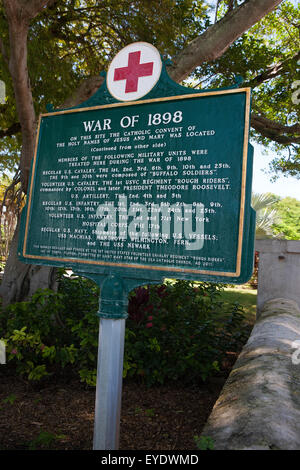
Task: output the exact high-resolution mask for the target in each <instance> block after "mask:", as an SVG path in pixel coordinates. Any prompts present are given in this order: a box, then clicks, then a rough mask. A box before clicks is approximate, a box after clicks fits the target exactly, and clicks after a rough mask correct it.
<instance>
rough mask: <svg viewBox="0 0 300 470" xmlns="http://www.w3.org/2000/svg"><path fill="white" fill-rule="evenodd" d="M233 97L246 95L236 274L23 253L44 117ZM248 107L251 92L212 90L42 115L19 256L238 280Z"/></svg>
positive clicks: (243, 90) (241, 89)
mask: <svg viewBox="0 0 300 470" xmlns="http://www.w3.org/2000/svg"><path fill="white" fill-rule="evenodd" d="M236 93H245V97H246V99H245V120H244V138H243V152H242V175H241V176H242V177H241V198H240V212H239V227H238V243H237V253H236V270H235V272H227V271H225V272H222V271H212V270H201V269H191V268H179V267H175V266H152V265H142V264H134V263H130V264H128V263H115V262H110V261H95V260H84V259H77V258H58V257H53V256H40V255H30V254H27V253H26V248H27V239H28V231H29V221H30V218H31V204H32V199H33V186H34V182H35V171H36V163H37V155H38V147H39V140H40V128H41V121H42V118H43V117H48V116H55V115H61V114H70V113H80V112H83V111H93V110H96V109H106V108H116V107H124V106H135V105H136V106H138V105H142V104H147V103H155V102H165V101H176V100H184V99H192V98H201V97H207V96H216V95H224V94H236ZM250 106H251V88H249V87H244V88H235V89H227V90H215V91H206V92H201V93H199V92H198V93H189V94H185V95H173V96H166V97H161V98H149V99H145V100H136V101H125V102H117V103H110V104H104V105H97V106H89V107H82V108H71V109H66V110H62V111H54V112H50V113H42V114H40V116H39V121H38V128H37V135H36V142H35V150H34V157H33V162H32V171H31V180H30V187H29V195H28V201H27V204H26V206H27V207H26V221H25V231H24V238H23V244H22V245H23V247H22V256H23V258H27V259H32V260H34V259H36V260H46V261H47V260H48V261H53V262H65V263H66V264H68V263H69V264H74V263H75V264H81V265H96V266H102V267H107V266H110V267H116V268H131V269H146V270H149V271H160V272H166V274H167V273H168V272H171V273H176V272H180V273H191V274H198V275H209V276H216V277H217V276H224V277H234V278H238V277H239V276H240V275H241V263H242V246H243V238H244V219H245V202H246V180H247V161H248V142H249V128H250Z"/></svg>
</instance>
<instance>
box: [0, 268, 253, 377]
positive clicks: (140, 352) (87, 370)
mask: <svg viewBox="0 0 300 470" xmlns="http://www.w3.org/2000/svg"><path fill="white" fill-rule="evenodd" d="M221 290H222V288H221V287H220V286H218V285H214V284H207V283H199V284H197V285H196V286H194V285H193V283H191V282H188V281H177V282H175V283H171V282H169V283H166V284H163V285H159V286H157V285H153V286H148V287H139V288H137V289H135V290H134V291H133V292H132V293H131V294H130V296H129V306H128V315H129V316H128V319H127V323H126V333H125V354H124V377H131V378H133V379H139V380H142V381H143V382H145V383H146V384H148V385H153V384H162V383H165V382H166V381H171V380H182V381H185V382H194V381H197V380H199V379H202V380H205V379H206V378H207V377H208V376H210V375H211V374H214V373H215V372H216V371H217V370H218V369H219V368H220V364H221V362H222V359H223V358H224V355H225V352H226V351H228V350H230V351H235V350H237V349H238V348H240V346H241V344H242V343H243V341H245V333H244V332H243V328H241V323H242V321H243V314H242V309H241V307H240V306H238V305H230V306H228V304H226V307H225V304H224V303H223V302H222V301H221V300H220V292H221ZM98 302H99V289H98V288H97V286H95V284H94V283H93V282H92V281H90V280H88V279H85V278H81V277H76V276H72V277H65V276H62V275H61V276H60V281H59V289H58V292H57V293H55V292H53V291H51V290H47V289H46V290H40V291H37V292H36V293H35V294H34V295H33V296H32V299H31V300H30V301H28V302H18V303H15V304H13V305H11V306H10V307H8V308H7V309H5V310H4V311H2V313H1V316H0V331H1V332H3V333H1V335H0V336H2V337H3V338H2V339H4V341H5V343H6V348H7V359H8V361H9V362H10V363H11V364H12V365H13V366H15V368H16V371H17V373H18V374H22V375H24V376H25V377H27V378H28V379H29V380H32V381H38V380H41V379H42V378H46V377H48V376H53V375H55V374H56V375H57V374H62V373H64V375H66V372H68V371H70V372H71V373H74V372H75V373H76V374H78V375H79V377H80V378H81V380H82V381H83V382H85V383H86V384H88V385H90V386H94V385H95V383H96V366H97V364H96V363H97V349H98V328H99V318H98V317H97V315H96V312H97V310H98Z"/></svg>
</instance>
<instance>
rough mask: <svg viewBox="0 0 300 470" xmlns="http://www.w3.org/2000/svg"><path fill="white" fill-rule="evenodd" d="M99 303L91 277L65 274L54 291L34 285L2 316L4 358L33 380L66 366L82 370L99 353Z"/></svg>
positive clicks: (58, 371) (56, 371)
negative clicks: (26, 296)
mask: <svg viewBox="0 0 300 470" xmlns="http://www.w3.org/2000/svg"><path fill="white" fill-rule="evenodd" d="M97 305H98V289H97V288H96V287H95V284H94V283H93V282H92V281H89V280H87V279H82V278H75V277H73V278H65V277H64V276H62V277H61V279H60V287H59V292H58V293H55V292H53V291H51V290H49V289H44V290H38V291H37V292H36V293H35V294H34V295H33V296H32V299H31V300H30V301H27V302H18V303H15V304H12V305H10V306H9V307H8V308H7V309H6V310H5V311H3V312H2V315H1V317H0V329H1V331H3V332H4V334H3V339H4V341H5V344H6V352H7V360H8V362H9V363H11V364H13V365H14V366H15V367H16V371H17V373H18V374H21V375H24V376H25V377H27V379H28V380H31V381H39V380H41V379H42V378H45V377H47V376H49V375H53V374H59V373H62V372H63V370H64V369H65V368H68V370H70V369H71V368H72V367H76V368H78V370H79V374H80V371H81V369H83V370H84V369H85V368H86V367H87V365H90V364H91V363H93V364H94V363H95V361H96V357H97V336H98V318H97V316H96V315H95V312H96V311H97ZM82 374H83V380H85V381H86V382H87V383H90V382H91V381H90V380H88V377H86V376H85V375H84V373H82Z"/></svg>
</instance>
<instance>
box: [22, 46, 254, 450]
mask: <svg viewBox="0 0 300 470" xmlns="http://www.w3.org/2000/svg"><path fill="white" fill-rule="evenodd" d="M250 106H251V90H250V89H249V88H237V85H234V86H233V87H230V88H226V89H219V90H206V91H203V90H193V89H190V88H187V87H183V86H180V85H178V84H177V83H175V82H173V81H172V80H171V79H170V78H169V76H168V74H167V71H166V68H165V66H164V64H163V63H162V61H161V58H160V54H159V52H158V51H157V50H156V49H155V48H154V47H153V46H152V45H151V44H147V43H143V42H139V43H134V44H131V45H129V46H126V47H125V48H124V49H122V50H121V51H120V52H119V53H118V54H117V55H116V57H115V58H114V59H113V61H112V63H111V65H110V67H109V70H108V73H107V77H106V81H105V82H104V83H103V85H102V86H101V87H100V88H99V90H98V91H97V92H96V93H95V94H94V95H93V96H92V97H91V98H89V99H88V100H87V101H86V102H84V103H82V104H81V105H79V106H77V107H75V108H70V109H65V110H57V111H55V110H53V109H52V108H51V109H49V112H48V113H46V114H43V115H41V116H40V119H39V126H38V133H37V141H36V150H35V154H34V157H33V162H32V170H31V177H30V185H29V190H28V196H27V201H26V207H25V208H24V210H23V212H22V218H21V236H20V240H19V249H18V253H19V258H20V260H21V261H23V262H25V263H34V264H42V265H48V266H57V267H68V268H71V269H72V270H73V271H74V272H75V273H78V274H80V275H82V276H86V277H89V278H91V279H93V280H94V281H95V282H96V283H97V285H98V286H99V287H100V293H101V294H100V307H99V313H98V315H99V317H100V325H99V352H98V372H97V390H96V410H95V429H94V449H101V450H106V449H108V450H113V449H117V448H118V440H119V423H120V408H121V393H122V369H123V350H124V333H125V320H126V317H127V304H128V294H129V292H130V291H131V290H132V289H133V288H135V287H138V286H141V285H146V284H150V283H159V282H162V280H163V279H164V278H166V277H168V278H174V279H185V280H193V281H205V282H210V281H212V282H223V283H226V284H228V283H232V284H234V283H236V284H241V283H245V282H247V280H248V279H249V278H250V277H251V274H252V270H253V255H254V234H255V212H254V211H253V209H252V208H251V184H252V158H253V148H252V147H251V145H249V124H250Z"/></svg>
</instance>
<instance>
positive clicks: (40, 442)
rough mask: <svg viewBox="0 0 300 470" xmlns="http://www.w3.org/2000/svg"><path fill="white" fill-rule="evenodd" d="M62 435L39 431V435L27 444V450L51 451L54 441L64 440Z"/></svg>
mask: <svg viewBox="0 0 300 470" xmlns="http://www.w3.org/2000/svg"><path fill="white" fill-rule="evenodd" d="M65 437H66V436H65V435H64V434H53V433H51V432H48V431H41V432H40V433H39V435H38V436H37V437H36V438H35V439H32V441H30V442H29V443H28V450H38V449H40V450H48V449H52V448H53V445H54V444H55V442H56V441H58V440H61V439H65Z"/></svg>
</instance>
